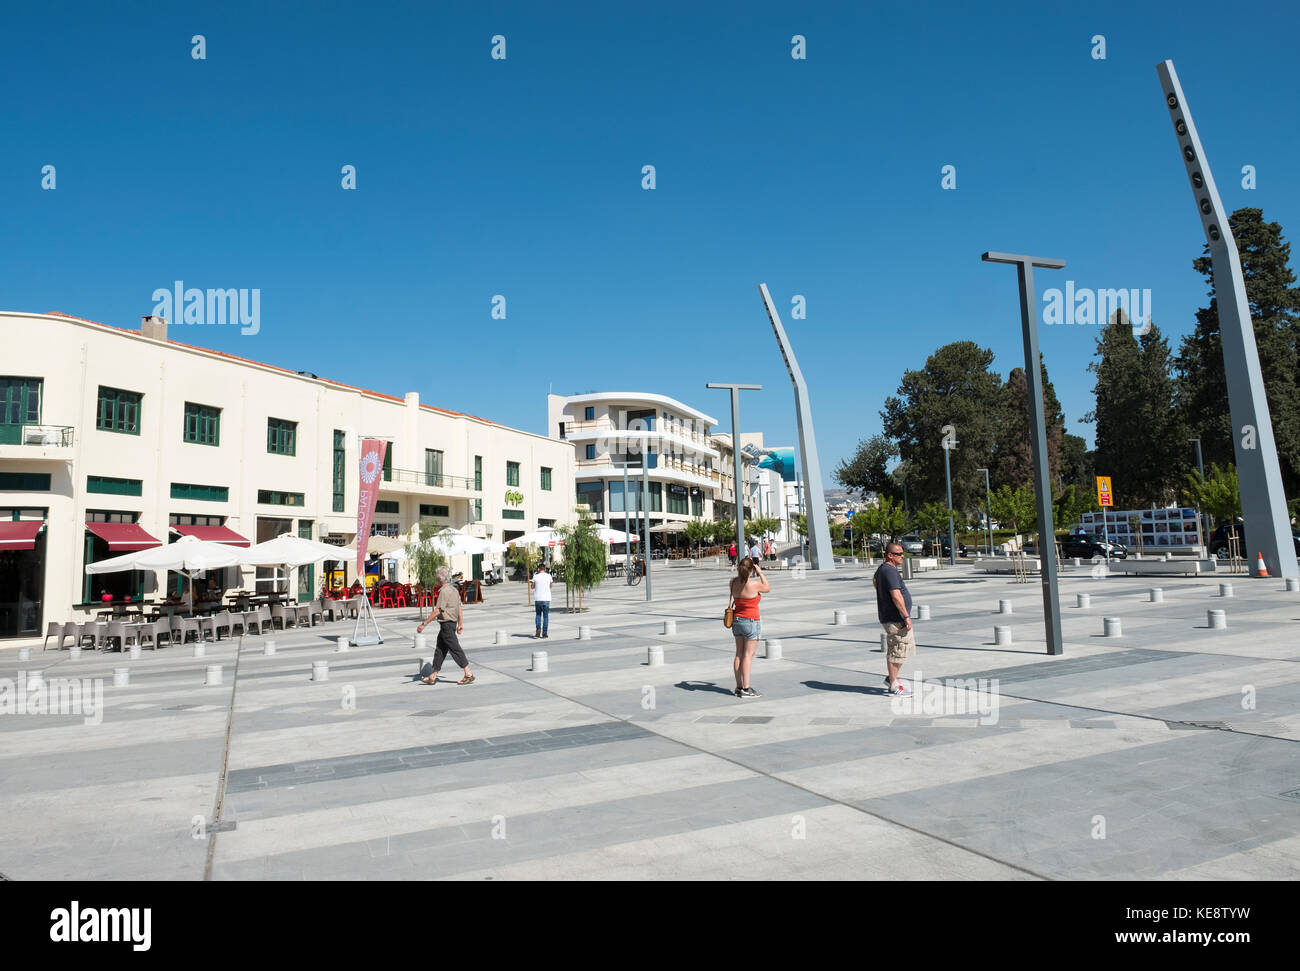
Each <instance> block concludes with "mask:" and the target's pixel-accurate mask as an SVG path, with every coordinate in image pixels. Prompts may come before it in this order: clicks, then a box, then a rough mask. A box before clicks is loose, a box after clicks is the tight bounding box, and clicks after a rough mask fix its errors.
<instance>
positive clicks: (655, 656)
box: [646, 647, 664, 668]
mask: <svg viewBox="0 0 1300 971" xmlns="http://www.w3.org/2000/svg"><path fill="white" fill-rule="evenodd" d="M663 663H664V649H663V648H662V647H648V648H646V664H647V665H649V666H650V667H652V668H657V667H659V666H660V665H661V664H663Z"/></svg>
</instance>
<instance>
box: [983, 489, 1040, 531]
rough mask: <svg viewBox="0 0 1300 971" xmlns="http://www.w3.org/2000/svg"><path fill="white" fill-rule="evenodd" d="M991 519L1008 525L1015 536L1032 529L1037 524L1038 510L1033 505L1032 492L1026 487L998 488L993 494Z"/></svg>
mask: <svg viewBox="0 0 1300 971" xmlns="http://www.w3.org/2000/svg"><path fill="white" fill-rule="evenodd" d="M992 504H993V518H994V519H996V520H997V521H998V522H1000V523H1002V524H1003V525H1004V526H1005V525H1007V524H1010V526H1011V531H1012V532H1013V533H1015V534H1017V535H1019V534H1021V533H1024V532H1027V531H1028V530H1031V529H1033V528H1034V526H1035V525H1036V524H1037V522H1038V508H1037V506H1036V505H1035V503H1034V490H1033V489H1031V488H1030V487H1029V486H1027V485H1023V486H1018V487H1016V488H1015V489H1012V488H1011V486H1009V485H1004V486H999V487H998V488H997V490H996V491H994V493H993V497H992Z"/></svg>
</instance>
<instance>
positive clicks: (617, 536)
mask: <svg viewBox="0 0 1300 971" xmlns="http://www.w3.org/2000/svg"><path fill="white" fill-rule="evenodd" d="M654 531H655V530H654V527H653V526H652V527H651V528H650V532H652V533H653V532H654ZM596 535H597V536H599V537H600V540H601V542H602V543H635V542H636V540H637V536H636V533H625V532H623V531H622V530H621V529H611V528H610V527H608V526H601V527H600V528H599V529H597V530H596Z"/></svg>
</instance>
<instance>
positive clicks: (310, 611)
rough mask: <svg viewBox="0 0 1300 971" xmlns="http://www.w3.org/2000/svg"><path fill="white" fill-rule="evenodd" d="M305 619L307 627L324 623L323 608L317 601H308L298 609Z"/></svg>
mask: <svg viewBox="0 0 1300 971" xmlns="http://www.w3.org/2000/svg"><path fill="white" fill-rule="evenodd" d="M298 609H299V610H301V611H302V612H303V613H304V614H305V615H306V617H307V626H308V627H310V626H312V624H321V623H324V622H325V607H324V605H323V604H322V603H321V602H320V601H319V600H308V601H307V602H306V603H305V604H302V605H300V606H299V608H298Z"/></svg>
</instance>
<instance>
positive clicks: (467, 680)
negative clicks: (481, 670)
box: [456, 674, 474, 684]
mask: <svg viewBox="0 0 1300 971" xmlns="http://www.w3.org/2000/svg"><path fill="white" fill-rule="evenodd" d="M456 683H457V684H473V683H474V675H472V674H467V675H465V677H463V678H461V679H460V680H459V681H457V682H456Z"/></svg>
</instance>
